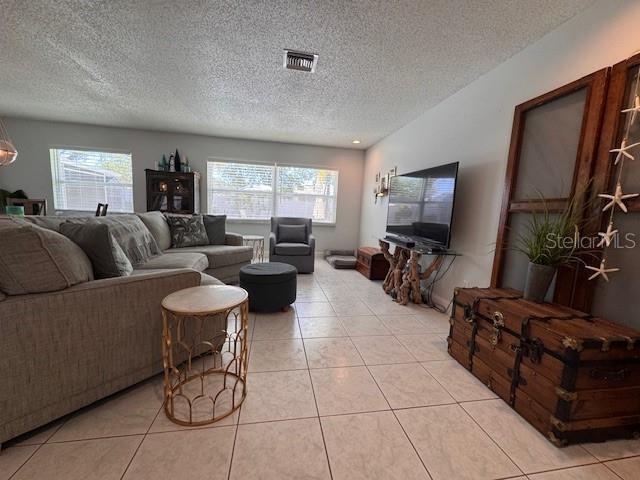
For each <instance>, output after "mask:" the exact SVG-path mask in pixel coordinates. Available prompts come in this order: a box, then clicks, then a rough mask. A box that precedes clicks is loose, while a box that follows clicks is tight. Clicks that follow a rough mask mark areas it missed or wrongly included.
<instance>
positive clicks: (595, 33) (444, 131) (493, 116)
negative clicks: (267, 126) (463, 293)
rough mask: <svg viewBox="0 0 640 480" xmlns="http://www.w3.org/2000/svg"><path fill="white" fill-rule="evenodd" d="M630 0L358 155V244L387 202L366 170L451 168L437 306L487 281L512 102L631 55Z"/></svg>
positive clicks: (635, 32) (599, 7)
mask: <svg viewBox="0 0 640 480" xmlns="http://www.w3.org/2000/svg"><path fill="white" fill-rule="evenodd" d="M638 25H640V2H638V1H622V0H602V1H599V2H597V3H596V4H595V5H594V6H593V7H592V8H590V9H588V10H586V11H585V12H583V13H581V14H580V15H578V16H576V17H574V18H573V19H571V20H570V21H568V22H567V23H565V24H563V25H562V26H560V27H559V28H558V29H556V30H554V31H553V32H550V33H549V34H547V35H546V36H544V37H543V38H542V39H540V40H539V41H538V42H536V43H534V44H533V45H531V46H529V47H527V48H526V49H525V50H523V51H521V52H520V53H518V54H517V55H515V56H514V57H512V58H511V59H509V60H507V61H506V62H504V63H502V64H501V65H499V66H498V67H496V68H495V69H494V70H492V71H490V72H488V73H487V74H485V75H484V76H482V77H480V78H479V79H478V80H476V81H475V82H473V83H471V84H470V85H468V86H467V87H465V88H464V89H462V90H460V91H459V92H457V93H456V94H454V95H453V96H451V97H449V98H448V99H446V100H445V101H443V102H442V103H440V104H439V105H437V106H435V107H434V108H432V109H430V110H428V111H427V112H425V113H424V114H423V115H421V116H420V117H419V118H417V119H416V120H414V121H413V122H411V123H410V124H408V125H406V126H405V127H403V128H401V129H399V130H397V131H396V132H394V133H392V134H391V135H389V136H388V137H386V138H385V139H383V140H382V141H380V142H379V143H378V144H376V145H374V146H373V147H371V148H370V149H369V150H368V151H367V154H366V161H365V178H364V189H363V197H362V220H361V226H360V244H362V245H365V244H366V245H377V240H378V238H380V237H382V236H384V231H385V220H386V210H387V201H386V199H385V200H384V201H382V202H378V204H377V205H375V204H374V199H373V195H372V194H371V191H372V189H373V186H374V179H375V175H376V172H378V171H382V172H383V173H386V172H387V171H388V170H389V169H390V168H392V167H394V166H396V165H397V166H398V173H407V172H410V171H415V170H420V169H423V168H428V167H430V166H435V165H440V164H444V163H448V162H454V161H459V162H460V174H459V184H458V195H457V197H456V207H455V208H456V211H455V214H454V226H453V231H452V248H453V249H454V250H456V251H458V252H459V253H461V254H462V255H463V256H462V257H460V258H458V259H457V260H456V262H455V264H454V266H453V268H452V269H451V271H450V272H449V274H448V275H447V276H446V277H445V278H444V279H443V280H442V281H441V283H440V284H439V285H438V286H437V287H436V291H435V294H436V297H437V298H438V300H439V301H440V302H441V303H444V304H447V303H448V302H449V300H450V299H451V296H452V294H453V288H454V287H455V286H464V285H469V286H487V285H488V284H489V281H490V278H491V268H492V262H493V244H494V242H495V240H496V233H497V228H498V220H499V214H500V202H501V199H502V193H503V181H504V175H505V169H506V163H507V153H508V148H509V139H510V134H511V123H512V120H513V110H514V107H515V106H516V105H517V104H520V103H522V102H524V101H526V100H529V99H531V98H533V97H536V96H538V95H540V94H542V93H545V92H547V91H549V90H552V89H554V88H556V87H560V86H562V85H564V84H566V83H569V82H571V81H573V80H576V79H578V78H581V77H583V76H585V75H588V74H589V73H591V72H593V71H596V70H598V69H600V68H603V67H607V66H610V65H613V64H614V63H617V62H618V61H620V60H623V59H625V58H627V57H629V56H631V55H632V54H634V53H635V52H637V51H638V50H640V28H638Z"/></svg>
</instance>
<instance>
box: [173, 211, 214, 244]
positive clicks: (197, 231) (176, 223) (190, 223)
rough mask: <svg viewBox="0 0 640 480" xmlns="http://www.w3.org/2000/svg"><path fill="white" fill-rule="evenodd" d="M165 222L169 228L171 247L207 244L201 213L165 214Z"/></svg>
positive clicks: (207, 239) (207, 238)
mask: <svg viewBox="0 0 640 480" xmlns="http://www.w3.org/2000/svg"><path fill="white" fill-rule="evenodd" d="M167 223H168V224H169V230H171V246H172V247H177V248H180V247H197V246H199V245H208V244H209V237H207V231H206V230H205V228H204V222H203V221H202V215H192V216H188V215H167Z"/></svg>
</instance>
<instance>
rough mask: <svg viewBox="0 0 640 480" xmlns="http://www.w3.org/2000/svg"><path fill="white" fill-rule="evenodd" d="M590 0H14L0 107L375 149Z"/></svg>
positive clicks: (3, 15) (2, 12)
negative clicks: (294, 66)
mask: <svg viewBox="0 0 640 480" xmlns="http://www.w3.org/2000/svg"><path fill="white" fill-rule="evenodd" d="M592 3H593V0H502V1H498V0H467V1H462V0H434V1H426V0H424V1H419V0H416V1H388V0H380V1H373V0H369V1H347V0H341V1H332V0H317V1H300V0H292V1H285V0H272V1H262V2H261V1H230V2H221V1H195V0H174V1H159V0H158V1H152V0H147V1H133V0H129V1H124V0H122V1H121V0H118V1H116V0H105V1H100V0H76V1H69V0H0V26H1V28H0V113H2V114H3V115H14V116H22V117H34V118H43V119H52V120H64V121H74V122H82V123H91V124H98V125H111V126H122V127H135V128H146V129H157V130H168V131H178V132H191V133H201V134H206V135H218V136H229V137H242V138H254V139H264V140H275V141H286V142H295V143H309V144H319V145H334V146H352V145H351V140H352V139H354V138H358V139H360V140H362V143H361V145H359V147H360V148H364V147H367V146H369V145H371V144H373V143H375V142H376V141H377V140H379V139H381V138H382V137H384V136H385V135H387V134H389V133H390V132H392V131H394V130H396V129H397V128H399V127H401V126H403V125H405V124H406V123H408V122H409V121H411V120H413V119H414V118H416V117H417V116H418V115H419V114H420V113H422V112H424V111H425V110H426V109H428V108H429V107H431V106H433V105H435V104H436V103H438V102H439V101H441V100H443V99H444V98H446V97H448V96H449V95H451V94H452V93H454V92H455V91H457V90H459V89H460V88H462V87H463V86H465V85H467V84H468V83H470V82H472V81H473V80H474V79H476V78H477V77H479V76H480V75H482V74H483V73H485V72H487V71H489V70H490V69H491V68H493V67H495V66H496V65H498V64H499V63H501V62H502V61H504V60H505V59H507V58H508V57H510V56H511V55H513V54H515V53H516V52H518V51H519V50H521V49H522V48H524V47H526V46H527V45H529V44H530V43H532V42H534V41H535V40H537V39H538V38H540V37H542V36H543V35H544V34H545V33H547V32H549V31H550V30H552V29H554V28H556V27H557V26H559V25H560V24H561V23H563V22H564V21H566V20H568V19H569V18H571V17H572V16H574V15H575V14H577V13H578V12H580V11H581V10H583V9H585V8H586V7H588V6H590V5H591V4H592ZM284 48H291V49H297V50H304V51H311V52H314V53H318V54H319V55H320V58H319V61H318V66H317V71H316V73H313V74H311V73H302V72H298V71H291V70H284V69H283V68H282V50H283V49H284Z"/></svg>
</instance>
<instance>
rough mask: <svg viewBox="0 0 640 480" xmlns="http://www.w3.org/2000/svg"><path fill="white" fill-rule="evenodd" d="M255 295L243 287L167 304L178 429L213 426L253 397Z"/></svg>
mask: <svg viewBox="0 0 640 480" xmlns="http://www.w3.org/2000/svg"><path fill="white" fill-rule="evenodd" d="M248 321H249V295H248V294H247V292H246V291H245V290H244V289H242V288H239V287H233V286H229V285H209V286H201V287H192V288H187V289H184V290H180V291H177V292H174V293H172V294H171V295H168V296H167V297H165V298H164V300H162V322H163V329H162V354H163V360H164V400H165V401H164V410H165V413H166V415H167V417H168V418H169V420H171V421H172V422H174V423H177V424H179V425H187V426H199V425H208V424H211V423H213V422H217V421H218V420H221V419H223V418H225V417H227V416H229V415H231V414H232V413H233V412H235V411H236V410H237V409H238V408H239V407H240V405H241V404H242V402H243V401H244V399H245V397H246V395H247V352H248V345H247V329H248Z"/></svg>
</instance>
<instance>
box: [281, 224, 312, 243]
mask: <svg viewBox="0 0 640 480" xmlns="http://www.w3.org/2000/svg"><path fill="white" fill-rule="evenodd" d="M278 243H307V226H306V225H278Z"/></svg>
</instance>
